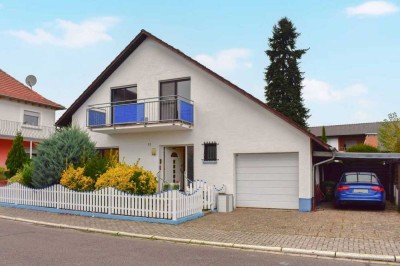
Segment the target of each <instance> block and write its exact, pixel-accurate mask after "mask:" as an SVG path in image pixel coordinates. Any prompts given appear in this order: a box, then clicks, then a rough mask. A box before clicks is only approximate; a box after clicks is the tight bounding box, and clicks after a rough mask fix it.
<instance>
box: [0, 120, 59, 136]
mask: <svg viewBox="0 0 400 266" xmlns="http://www.w3.org/2000/svg"><path fill="white" fill-rule="evenodd" d="M17 132H21V134H22V136H23V137H24V139H27V140H38V141H40V140H43V139H47V138H48V137H50V135H51V134H53V133H54V132H55V127H53V126H31V125H24V124H23V123H21V122H16V121H8V120H0V137H5V138H14V137H15V135H17Z"/></svg>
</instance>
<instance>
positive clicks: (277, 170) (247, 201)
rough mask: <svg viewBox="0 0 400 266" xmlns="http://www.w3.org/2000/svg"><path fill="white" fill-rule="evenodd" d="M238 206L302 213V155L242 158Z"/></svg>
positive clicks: (238, 169) (238, 172) (238, 160)
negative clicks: (290, 210) (300, 163)
mask: <svg viewBox="0 0 400 266" xmlns="http://www.w3.org/2000/svg"><path fill="white" fill-rule="evenodd" d="M236 206H237V207H254V208H280V209H298V208H299V156H298V153H265V154H238V155H237V157H236Z"/></svg>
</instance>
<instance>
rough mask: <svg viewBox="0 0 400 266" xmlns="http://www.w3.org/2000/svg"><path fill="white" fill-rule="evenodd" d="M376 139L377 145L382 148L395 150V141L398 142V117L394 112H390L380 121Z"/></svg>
mask: <svg viewBox="0 0 400 266" xmlns="http://www.w3.org/2000/svg"><path fill="white" fill-rule="evenodd" d="M378 139H379V145H380V146H381V148H382V149H383V150H385V151H389V152H395V151H396V146H397V145H396V143H397V142H400V118H399V117H398V116H397V114H396V113H390V114H389V115H388V119H385V120H384V121H383V122H382V123H381V127H380V128H379V130H378ZM399 146H400V144H399Z"/></svg>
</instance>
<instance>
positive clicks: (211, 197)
mask: <svg viewBox="0 0 400 266" xmlns="http://www.w3.org/2000/svg"><path fill="white" fill-rule="evenodd" d="M200 189H201V191H202V193H203V209H204V210H213V209H215V208H216V207H217V197H218V193H219V192H225V186H224V185H222V187H221V188H220V189H217V188H216V187H215V186H211V185H208V184H207V182H205V181H203V180H195V181H193V182H191V183H189V185H188V186H187V187H186V192H187V193H189V194H190V193H193V192H194V191H197V190H200Z"/></svg>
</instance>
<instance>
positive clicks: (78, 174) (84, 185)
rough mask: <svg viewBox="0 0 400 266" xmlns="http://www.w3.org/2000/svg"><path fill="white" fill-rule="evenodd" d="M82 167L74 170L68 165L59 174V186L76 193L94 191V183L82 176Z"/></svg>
mask: <svg viewBox="0 0 400 266" xmlns="http://www.w3.org/2000/svg"><path fill="white" fill-rule="evenodd" d="M84 171H85V169H84V168H83V167H78V168H74V166H73V165H72V164H70V165H69V166H68V167H67V169H65V170H64V171H63V172H62V174H61V179H60V184H61V185H63V186H64V187H67V188H69V189H72V190H76V191H91V190H94V185H95V181H94V180H93V179H92V178H90V177H87V176H85V175H84V174H83V172H84Z"/></svg>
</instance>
